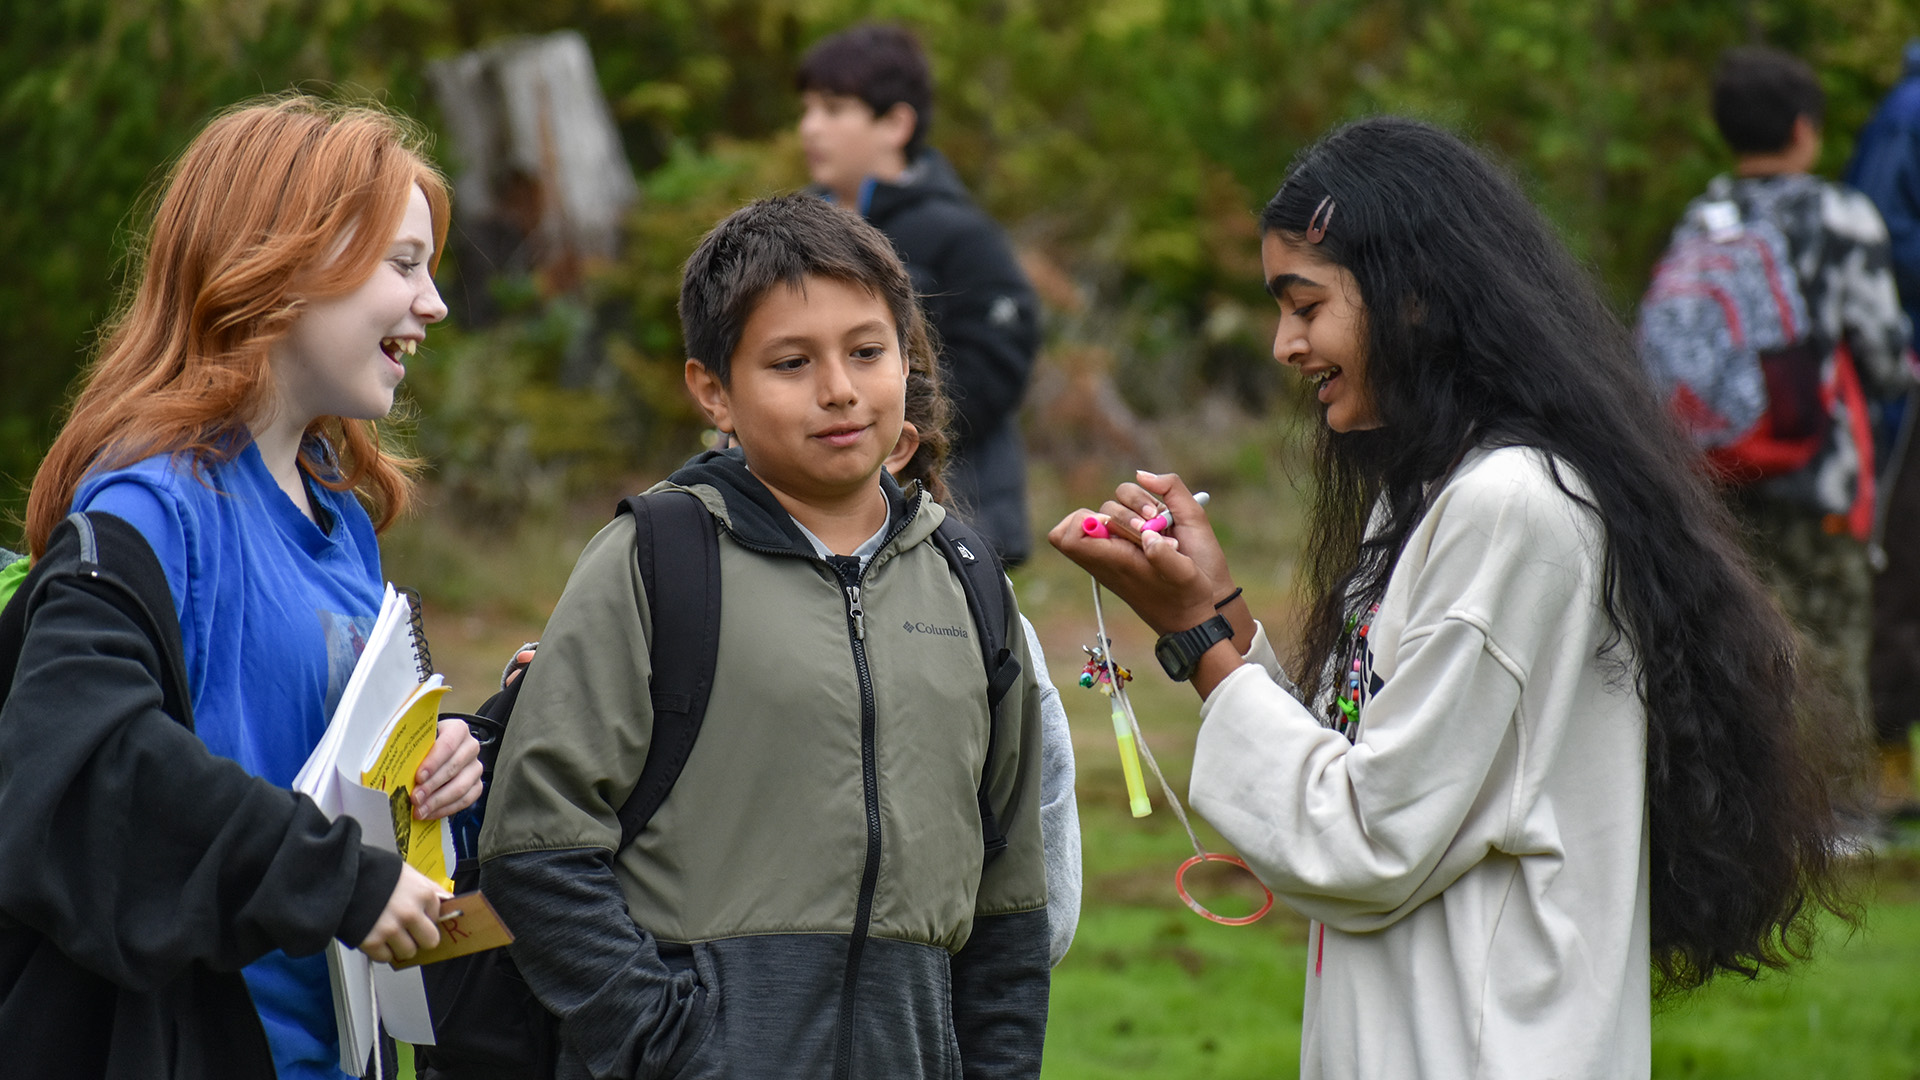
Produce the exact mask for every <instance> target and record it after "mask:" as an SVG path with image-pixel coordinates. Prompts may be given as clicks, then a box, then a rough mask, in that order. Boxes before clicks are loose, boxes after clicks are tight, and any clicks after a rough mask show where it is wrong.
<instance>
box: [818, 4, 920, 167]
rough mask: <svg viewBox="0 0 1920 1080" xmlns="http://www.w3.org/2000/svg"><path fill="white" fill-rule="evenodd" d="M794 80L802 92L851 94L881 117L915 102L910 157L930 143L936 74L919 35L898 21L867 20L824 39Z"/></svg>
mask: <svg viewBox="0 0 1920 1080" xmlns="http://www.w3.org/2000/svg"><path fill="white" fill-rule="evenodd" d="M794 85H795V86H796V87H797V88H798V89H799V90H800V91H801V92H802V93H805V92H806V91H808V90H819V91H822V92H824V93H828V94H846V95H848V96H850V97H857V98H859V99H860V100H861V101H864V102H866V103H867V107H868V108H870V109H872V110H873V115H875V116H879V115H881V114H882V113H884V112H886V111H887V110H888V109H891V108H893V107H894V106H895V105H899V104H901V103H902V102H904V103H906V104H908V105H911V106H913V114H914V117H915V120H914V124H913V137H912V138H911V139H909V140H907V147H906V150H907V159H908V160H912V159H913V158H914V157H915V156H916V155H917V154H919V153H920V148H921V147H922V146H924V145H925V144H926V137H927V126H928V125H929V124H931V123H932V122H933V76H932V75H931V74H929V72H928V70H927V54H926V53H925V52H923V51H921V49H920V39H918V38H916V37H914V36H913V32H912V31H910V30H907V29H905V28H903V27H899V26H887V25H884V24H879V23H868V24H865V25H862V26H856V27H854V28H853V29H851V30H842V31H841V32H840V33H838V34H834V35H833V36H832V37H828V38H823V39H821V40H820V42H818V43H817V44H815V45H814V47H813V48H811V49H809V50H807V55H806V57H805V58H804V59H802V60H801V61H800V71H799V73H798V74H797V75H796V76H795V77H794Z"/></svg>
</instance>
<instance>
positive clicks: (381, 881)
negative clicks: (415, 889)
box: [0, 513, 400, 1080]
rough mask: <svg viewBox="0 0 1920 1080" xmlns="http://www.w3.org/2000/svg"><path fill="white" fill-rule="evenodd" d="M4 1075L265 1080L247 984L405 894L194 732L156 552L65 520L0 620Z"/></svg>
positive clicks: (125, 536) (356, 937)
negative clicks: (256, 970) (280, 952)
mask: <svg viewBox="0 0 1920 1080" xmlns="http://www.w3.org/2000/svg"><path fill="white" fill-rule="evenodd" d="M0 696H4V704H0V1063H3V1064H0V1071H4V1073H5V1074H6V1075H7V1076H20V1077H33V1078H35V1080H63V1078H68V1077H71V1078H74V1080H79V1078H82V1077H85V1078H88V1080H101V1078H106V1080H147V1078H156V1080H157V1078H168V1080H188V1078H192V1080H228V1078H234V1080H240V1078H254V1077H260V1078H270V1077H272V1076H273V1075H274V1070H273V1061H272V1058H271V1057H270V1055H269V1054H268V1051H267V1040H266V1034H265V1032H264V1031H263V1029H262V1028H261V1025H260V1018H259V1015H258V1013H257V1012H256V1011H255V1010H254V1007H253V1001H252V999H251V998H250V997H249V996H248V994H247V987H246V983H245V982H244V981H243V979H242V978H241V975H240V969H241V968H242V967H244V966H245V965H247V964H249V963H251V962H253V961H254V960H256V959H258V958H260V957H261V956H263V955H265V954H266V953H268V952H271V951H273V950H274V949H284V950H286V951H287V952H289V953H291V954H294V955H305V954H309V953H314V952H317V951H319V950H320V949H322V948H324V947H325V946H326V944H327V942H328V941H329V940H330V939H332V938H334V937H338V938H340V939H341V940H342V941H346V942H349V943H351V944H355V945H357V944H359V942H360V941H361V940H363V939H364V938H365V937H366V935H367V933H368V931H370V930H371V929H372V928H373V924H374V922H375V921H376V920H377V919H378V918H379V916H380V912H381V910H382V909H383V908H384V907H385V905H386V901H387V897H388V896H390V895H391V894H392V892H393V887H394V883H395V882H396V881H398V880H399V877H400V862H399V859H398V858H397V857H395V856H394V855H391V854H389V853H386V852H382V851H380V850H378V849H376V848H371V847H363V846H362V845H361V843H360V829H359V826H358V825H357V824H356V823H354V822H353V821H352V820H350V819H345V818H343V819H341V820H340V821H337V822H336V821H328V820H327V818H326V815H325V814H323V813H321V811H320V808H319V807H318V806H315V805H314V803H313V801H312V800H310V799H308V798H307V797H305V796H303V795H296V794H295V793H293V792H291V791H288V790H286V789H284V788H279V787H275V786H274V785H272V784H270V783H268V782H267V781H265V780H262V779H259V778H258V777H254V776H251V775H249V774H248V773H247V772H246V771H245V770H243V769H242V768H241V767H240V766H239V765H238V764H236V763H235V762H233V761H230V760H228V759H226V758H222V757H218V756H215V755H214V754H213V753H212V752H210V751H209V750H208V749H207V748H206V745H205V744H204V743H202V742H201V741H200V740H199V739H198V738H197V737H196V736H195V735H194V733H193V714H192V708H191V695H190V694H189V692H188V688H187V680H186V672H185V668H184V666H183V664H182V660H181V644H180V628H179V623H178V621H177V620H176V618H175V616H174V609H173V600H172V596H171V593H170V592H169V591H168V588H167V582H166V577H165V575H164V573H163V572H162V570H161V568H160V564H159V562H158V561H157V560H156V559H155V558H154V556H153V551H152V549H151V548H149V547H148V546H147V543H146V541H145V539H143V538H142V537H141V536H140V534H139V533H138V532H137V531H135V530H134V529H133V527H132V526H130V525H128V524H127V523H126V522H124V521H122V520H120V519H119V518H116V517H114V516H112V515H110V514H103V513H90V514H75V515H73V516H71V517H69V518H68V519H67V521H66V522H65V523H63V524H62V525H61V526H60V527H59V528H58V529H56V530H55V531H54V534H53V537H52V540H51V542H50V543H49V546H48V550H47V554H46V556H45V557H44V558H42V559H41V560H40V561H39V562H38V563H37V564H36V565H35V566H34V569H33V573H32V574H30V575H29V576H28V578H27V580H26V581H25V582H23V583H22V585H21V587H20V591H19V592H18V593H17V594H16V595H15V596H14V599H13V601H12V602H11V603H10V604H9V605H8V606H7V609H6V611H5V613H4V615H0Z"/></svg>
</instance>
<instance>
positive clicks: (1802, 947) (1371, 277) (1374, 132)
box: [1260, 117, 1851, 992]
mask: <svg viewBox="0 0 1920 1080" xmlns="http://www.w3.org/2000/svg"><path fill="white" fill-rule="evenodd" d="M1328 197H1331V198H1332V199H1333V200H1334V211H1333V214H1332V218H1331V221H1330V222H1329V223H1328V227H1327V229H1326V232H1325V236H1324V239H1323V240H1322V242H1321V243H1319V244H1318V245H1311V246H1304V247H1303V248H1302V250H1307V251H1311V252H1312V253H1313V254H1314V255H1315V256H1317V257H1319V258H1321V259H1323V260H1325V261H1327V262H1329V263H1332V264H1333V265H1336V266H1340V267H1343V268H1345V269H1346V270H1347V271H1348V272H1349V273H1351V274H1352V275H1353V278H1354V281H1355V282H1356V283H1357V285H1358V288H1359V293H1360V299H1361V301H1362V304H1363V306H1364V311H1365V327H1366V329H1365V332H1364V334H1365V340H1364V343H1363V344H1364V348H1365V356H1366V364H1367V366H1366V384H1367V386H1368V387H1369V388H1370V389H1371V391H1372V395H1373V398H1374V404H1375V407H1376V409H1377V414H1378V417H1379V419H1380V420H1381V427H1380V428H1378V429H1376V430H1371V431H1355V432H1349V433H1345V434H1342V433H1338V432H1333V431H1330V430H1326V429H1324V428H1323V429H1322V435H1321V437H1320V442H1319V445H1318V447H1317V452H1316V462H1315V470H1316V481H1317V483H1316V492H1315V496H1314V498H1315V507H1314V510H1315V513H1314V515H1313V521H1312V525H1311V531H1310V534H1309V539H1308V548H1307V555H1306V559H1305V562H1304V564H1303V585H1304V591H1305V593H1306V599H1307V602H1308V610H1309V615H1308V620H1307V625H1306V627H1305V632H1304V636H1303V640H1302V642H1301V645H1300V648H1299V651H1298V653H1297V654H1296V656H1295V658H1294V659H1295V665H1294V667H1295V673H1296V675H1297V676H1298V677H1299V681H1300V683H1301V686H1302V688H1303V690H1304V691H1305V693H1306V695H1307V699H1308V700H1309V701H1312V700H1315V699H1316V696H1317V695H1318V694H1319V693H1320V692H1321V690H1322V688H1323V687H1324V686H1326V685H1327V683H1328V674H1329V671H1330V664H1331V663H1332V662H1333V658H1334V656H1335V654H1336V652H1337V651H1338V650H1339V649H1340V648H1341V647H1342V646H1343V644H1344V638H1345V636H1346V619H1347V617H1348V615H1349V614H1350V613H1352V612H1355V611H1357V610H1364V609H1365V608H1366V607H1367V606H1368V605H1370V604H1372V603H1377V602H1378V601H1379V599H1380V597H1381V595H1382V594H1383V593H1384V592H1385V590H1386V585H1387V578H1388V577H1389V575H1390V574H1391V573H1392V571H1393V565H1394V562H1395V560H1396V559H1397V558H1398V556H1399V553H1400V551H1401V548H1402V547H1403V545H1404V544H1405V543H1406V540H1407V537H1408V536H1409V534H1410V533H1411V532H1412V531H1413V529H1414V527H1415V525H1417V524H1418V523H1419V521H1420V519H1421V517H1422V515H1423V514H1424V513H1425V512H1426V509H1427V505H1428V504H1427V499H1428V497H1429V492H1430V491H1435V490H1437V489H1438V488H1439V486H1440V485H1438V484H1436V483H1434V482H1435V481H1437V480H1440V479H1442V478H1443V477H1444V475H1445V474H1446V473H1447V472H1449V471H1450V470H1451V468H1452V467H1453V466H1454V464H1455V463H1456V462H1458V461H1459V459H1460V457H1461V455H1462V454H1463V453H1464V452H1465V451H1466V450H1467V449H1469V448H1470V447H1473V446H1528V447H1534V448H1537V449H1540V450H1543V451H1546V452H1547V453H1548V454H1549V455H1551V457H1550V461H1551V463H1552V465H1553V467H1554V472H1555V480H1556V482H1558V483H1559V484H1560V486H1561V488H1562V489H1563V490H1566V491H1567V494H1568V495H1569V496H1570V497H1571V498H1573V499H1575V500H1576V501H1577V502H1579V503H1581V504H1583V505H1585V506H1587V507H1588V508H1589V509H1591V510H1592V511H1593V513H1594V514H1595V516H1596V517H1597V519H1598V520H1599V522H1600V523H1601V525H1602V526H1603V527H1604V530H1605V538H1606V551H1605V556H1604V558H1605V563H1604V578H1603V581H1604V588H1605V595H1604V596H1603V598H1602V602H1603V604H1604V606H1605V611H1606V615H1607V618H1608V620H1609V621H1610V622H1611V624H1612V631H1613V632H1612V634H1611V635H1610V637H1609V640H1608V642H1607V644H1606V646H1605V648H1604V649H1603V655H1602V657H1601V659H1602V660H1603V661H1605V662H1608V663H1611V664H1614V665H1616V666H1617V667H1618V669H1619V671H1620V673H1621V675H1622V676H1623V677H1625V678H1629V679H1631V680H1632V681H1633V684H1634V686H1635V687H1636V689H1637V691H1638V694H1639V697H1640V699H1641V701H1642V702H1643V703H1644V704H1645V706H1646V713H1647V761H1646V768H1647V775H1646V780H1647V797H1648V806H1649V817H1650V819H1651V829H1652V847H1653V854H1652V954H1653V962H1654V965H1655V968H1656V974H1657V975H1658V976H1659V985H1660V988H1661V990H1662V992H1670V991H1676V990H1686V989H1691V988H1693V987H1696V986H1699V985H1700V984H1702V983H1704V982H1706V981H1707V980H1708V979H1710V978H1712V977H1713V976H1714V974H1716V973H1717V972H1720V971H1735V972H1740V973H1742V974H1745V975H1748V976H1752V975H1756V974H1758V973H1759V971H1760V969H1761V968H1762V967H1773V968H1779V967H1784V966H1785V965H1786V964H1787V963H1788V962H1789V960H1790V959H1793V958H1804V957H1805V955H1806V953H1807V950H1808V948H1809V946H1810V944H1811V941H1812V930H1813V925H1812V924H1813V916H1814V913H1815V911H1816V910H1817V909H1818V908H1821V907H1825V908H1827V909H1829V910H1833V911H1836V912H1838V913H1841V914H1843V915H1845V914H1848V913H1849V912H1850V910H1851V908H1850V905H1849V904H1848V902H1847V900H1846V898H1845V896H1844V894H1843V891H1842V890H1841V889H1840V887H1839V886H1838V885H1837V883H1836V880H1835V871H1836V870H1837V865H1836V862H1835V860H1836V858H1837V857H1838V853H1837V849H1836V845H1835V834H1836V822H1835V814H1834V805H1833V798H1832V796H1831V794H1830V787H1829V779H1830V776H1831V775H1832V771H1833V770H1832V767H1831V763H1830V761H1829V760H1828V759H1827V757H1826V755H1825V754H1824V753H1823V752H1822V750H1821V748H1820V747H1819V745H1817V740H1816V739H1814V738H1813V737H1812V731H1811V730H1810V725H1809V724H1808V723H1807V722H1806V717H1805V716H1804V715H1802V714H1804V713H1805V711H1806V710H1805V709H1804V708H1803V707H1802V704H1803V703H1804V701H1805V698H1804V696H1803V694H1802V687H1801V686H1800V680H1799V678H1798V675H1797V673H1796V666H1795V637H1794V632H1793V630H1792V628H1791V626H1790V625H1789V624H1788V623H1787V621H1786V619H1785V618H1784V616H1782V614H1781V613H1780V611H1779V609H1778V607H1777V606H1776V605H1775V604H1774V603H1773V601H1772V600H1771V599H1770V597H1769V596H1768V594H1767V593H1766V591H1765V589H1764V588H1763V586H1762V585H1761V584H1760V580H1759V578H1758V577H1757V576H1756V574H1755V573H1754V570H1753V568H1752V565H1751V563H1750V560H1749V559H1748V557H1747V556H1746V554H1745V553H1744V552H1743V551H1742V549H1741V546H1740V544H1739V542H1738V539H1737V537H1738V531H1737V528H1736V526H1735V524H1734V520H1733V518H1732V516H1731V514H1730V513H1729V512H1728V511H1727V509H1726V508H1725V506H1724V504H1723V502H1722V499H1721V496H1720V495H1719V493H1718V492H1716V491H1715V490H1714V489H1713V487H1712V485H1711V483H1710V481H1709V480H1708V479H1707V478H1706V476H1705V474H1704V473H1703V472H1702V471H1701V469H1700V467H1699V465H1698V454H1697V452H1696V451H1695V450H1694V448H1693V446H1692V445H1691V444H1690V443H1689V442H1688V441H1687V440H1686V438H1685V437H1684V436H1683V435H1682V434H1681V433H1680V431H1679V430H1678V427H1677V426H1676V425H1675V424H1673V423H1672V422H1671V421H1670V420H1669V419H1668V418H1667V416H1666V413H1665V411H1664V410H1663V409H1662V408H1661V407H1660V404H1659V402H1658V401H1657V400H1656V398H1655V396H1654V393H1653V391H1652V389H1651V387H1650V385H1649V383H1648V380H1647V378H1646V376H1645V374H1644V372H1643V370H1642V368H1641V365H1640V362H1639V360H1638V357H1637V355H1636V354H1635V351H1634V345H1633V340H1632V337H1631V335H1630V334H1629V332H1628V331H1627V329H1626V327H1625V326H1624V325H1623V324H1622V323H1621V321H1620V320H1619V319H1618V318H1617V317H1616V316H1615V315H1614V313H1613V312H1612V311H1610V310H1609V309H1608V307H1607V305H1606V303H1605V302H1604V301H1603V299H1602V298H1601V295H1600V291H1599V289H1598V287H1597V285H1596V283H1595V281H1594V279H1593V277H1592V275H1591V274H1590V273H1589V272H1588V271H1587V270H1586V269H1585V268H1583V267H1581V266H1580V265H1579V264H1578V263H1576V262H1575V261H1574V259H1573V258H1572V257H1571V256H1570V255H1569V254H1568V252H1567V251H1566V249H1565V247H1564V245H1563V244H1562V243H1561V242H1560V241H1559V239H1558V237H1557V236H1556V235H1555V234H1554V232H1553V229H1552V228H1551V226H1549V224H1548V223H1547V221H1546V220H1545V218H1544V217H1543V216H1542V215H1541V214H1540V212H1539V211H1538V210H1537V209H1535V208H1534V206H1533V205H1532V204H1531V203H1530V202H1529V201H1528V200H1527V198H1526V197H1525V195H1524V194H1523V193H1522V192H1521V189H1520V187H1519V185H1518V184H1517V183H1516V182H1515V181H1514V179H1513V178H1512V177H1511V176H1509V175H1508V174H1507V173H1506V172H1505V171H1504V170H1503V169H1502V168H1500V167H1499V166H1496V165H1495V164H1493V163H1492V162H1491V161H1489V160H1488V159H1487V158H1486V157H1484V156H1482V155H1481V154H1480V153H1479V152H1478V151H1476V150H1474V149H1473V148H1472V147H1470V146H1468V145H1467V144H1466V143H1464V142H1463V141H1461V140H1460V139H1458V138H1456V137H1455V136H1453V135H1450V134H1448V133H1446V132H1444V131H1441V130H1439V129H1436V128H1434V127H1431V126H1428V125H1426V124H1422V123H1418V122H1415V121H1411V120H1405V119H1398V118H1388V117H1379V118H1373V119H1368V120H1362V121H1359V122H1356V123H1353V124H1350V125H1347V126H1345V127H1343V128H1340V129H1338V130H1336V131H1334V132H1333V133H1331V134H1329V135H1327V136H1326V137H1325V138H1323V139H1322V140H1321V141H1320V142H1318V143H1316V144H1315V145H1313V146H1311V147H1309V148H1307V149H1306V150H1304V151H1302V152H1301V154H1300V155H1299V156H1298V157H1297V158H1295V160H1294V163H1293V165H1292V166H1291V168H1290V169H1289V170H1288V173H1287V177H1286V180H1285V181H1284V182H1283V183H1282V184H1281V186H1280V190H1279V192H1278V193H1277V194H1275V195H1274V197H1273V199H1272V201H1271V202H1269V203H1268V204H1267V207H1266V209H1265V211H1264V212H1263V213H1262V214H1261V219H1260V223H1261V230H1262V232H1263V234H1266V235H1270V236H1275V237H1277V238H1278V239H1279V240H1280V241H1281V242H1282V243H1287V244H1292V245H1306V243H1307V242H1306V232H1307V229H1308V227H1309V225H1310V224H1311V223H1312V221H1311V219H1312V218H1313V215H1314V213H1315V211H1316V209H1318V208H1319V206H1320V203H1321V200H1322V199H1325V198H1328ZM1563 470H1570V471H1571V472H1572V473H1573V474H1575V475H1577V476H1578V477H1579V479H1580V480H1581V481H1584V484H1585V489H1584V490H1585V494H1581V493H1578V491H1577V489H1576V488H1575V487H1573V486H1571V485H1570V484H1569V480H1568V478H1567V477H1566V475H1565V474H1564V472H1563ZM1376 507H1377V508H1378V510H1377V511H1376ZM1376 513H1378V515H1379V516H1378V518H1377V519H1375V518H1374V517H1373V515H1375V514H1376ZM1370 521H1371V522H1372V525H1373V527H1372V529H1371V531H1369V524H1370ZM1822 726H1827V727H1833V728H1839V727H1843V726H1844V725H1822Z"/></svg>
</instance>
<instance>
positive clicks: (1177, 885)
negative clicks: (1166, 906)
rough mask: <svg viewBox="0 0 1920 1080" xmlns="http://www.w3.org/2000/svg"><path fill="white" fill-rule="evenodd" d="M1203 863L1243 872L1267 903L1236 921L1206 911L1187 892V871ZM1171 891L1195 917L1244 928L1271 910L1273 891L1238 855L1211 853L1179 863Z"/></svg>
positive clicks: (1174, 873)
mask: <svg viewBox="0 0 1920 1080" xmlns="http://www.w3.org/2000/svg"><path fill="white" fill-rule="evenodd" d="M1203 862H1223V863H1232V864H1233V865H1235V866H1237V867H1239V868H1240V869H1242V870H1245V871H1246V872H1247V876H1248V877H1250V878H1252V879H1253V881H1254V884H1256V885H1258V886H1260V891H1261V892H1264V893H1266V894H1267V902H1266V903H1264V904H1262V905H1260V910H1259V911H1256V912H1254V913H1253V914H1251V915H1242V916H1241V917H1240V918H1237V919H1229V918H1227V917H1226V916H1225V915H1215V914H1214V913H1213V912H1211V911H1208V910H1207V909H1206V907H1205V906H1204V905H1202V904H1201V903H1200V901H1198V900H1195V899H1194V898H1193V895H1192V894H1191V893H1189V892H1187V871H1189V870H1191V869H1193V868H1194V867H1196V866H1198V865H1200V864H1201V863H1203ZM1173 891H1174V892H1177V893H1179V894H1180V899H1182V900H1184V901H1186V904H1187V906H1188V907H1190V908H1192V909H1193V913H1194V914H1195V915H1198V916H1200V917H1201V918H1203V919H1212V920H1213V921H1214V922H1217V923H1219V924H1220V925H1222V926H1246V925H1248V924H1249V923H1256V922H1259V921H1260V918H1261V916H1264V915H1265V914H1266V913H1267V912H1269V911H1272V910H1273V890H1272V889H1269V888H1267V883H1266V882H1264V881H1261V880H1260V876H1259V875H1258V874H1255V873H1254V872H1253V868H1252V867H1250V866H1248V865H1247V861H1246V860H1245V859H1242V858H1241V857H1240V856H1238V855H1216V854H1214V853H1213V852H1211V851H1209V852H1207V853H1206V854H1205V855H1195V856H1194V857H1193V858H1191V859H1188V860H1187V861H1186V862H1183V863H1181V864H1180V869H1178V870H1175V871H1174V872H1173Z"/></svg>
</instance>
